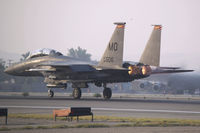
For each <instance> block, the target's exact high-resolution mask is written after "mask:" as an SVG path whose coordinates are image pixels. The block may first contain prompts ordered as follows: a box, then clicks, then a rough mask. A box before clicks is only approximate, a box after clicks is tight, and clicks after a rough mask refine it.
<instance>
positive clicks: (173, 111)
mask: <svg viewBox="0 0 200 133" xmlns="http://www.w3.org/2000/svg"><path fill="white" fill-rule="evenodd" d="M0 108H27V109H65V108H68V107H61V106H60V107H59V106H0ZM92 110H95V111H123V112H124V111H125V112H153V113H185V114H200V112H198V111H182V110H152V109H118V108H92Z"/></svg>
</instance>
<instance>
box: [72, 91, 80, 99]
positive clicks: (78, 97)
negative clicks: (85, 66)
mask: <svg viewBox="0 0 200 133" xmlns="http://www.w3.org/2000/svg"><path fill="white" fill-rule="evenodd" d="M72 95H73V97H74V99H80V98H81V89H80V88H74V90H73V94H72Z"/></svg>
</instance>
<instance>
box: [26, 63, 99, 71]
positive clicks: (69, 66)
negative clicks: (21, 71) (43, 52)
mask: <svg viewBox="0 0 200 133" xmlns="http://www.w3.org/2000/svg"><path fill="white" fill-rule="evenodd" d="M61 69H64V70H65V71H71V72H91V71H96V69H95V68H94V67H92V63H90V64H89V63H88V62H82V61H68V62H64V61H49V62H44V63H41V64H40V65H39V66H37V67H36V68H32V69H29V70H27V71H38V72H55V71H57V70H61Z"/></svg>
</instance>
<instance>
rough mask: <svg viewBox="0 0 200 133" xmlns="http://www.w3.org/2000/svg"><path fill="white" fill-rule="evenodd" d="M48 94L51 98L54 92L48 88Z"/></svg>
mask: <svg viewBox="0 0 200 133" xmlns="http://www.w3.org/2000/svg"><path fill="white" fill-rule="evenodd" d="M48 96H49V97H50V98H52V97H53V96H54V92H53V91H52V90H51V89H49V90H48Z"/></svg>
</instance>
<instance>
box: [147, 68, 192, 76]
mask: <svg viewBox="0 0 200 133" xmlns="http://www.w3.org/2000/svg"><path fill="white" fill-rule="evenodd" d="M193 71H194V70H184V69H180V68H179V67H153V68H152V73H151V74H164V73H182V72H193Z"/></svg>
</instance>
